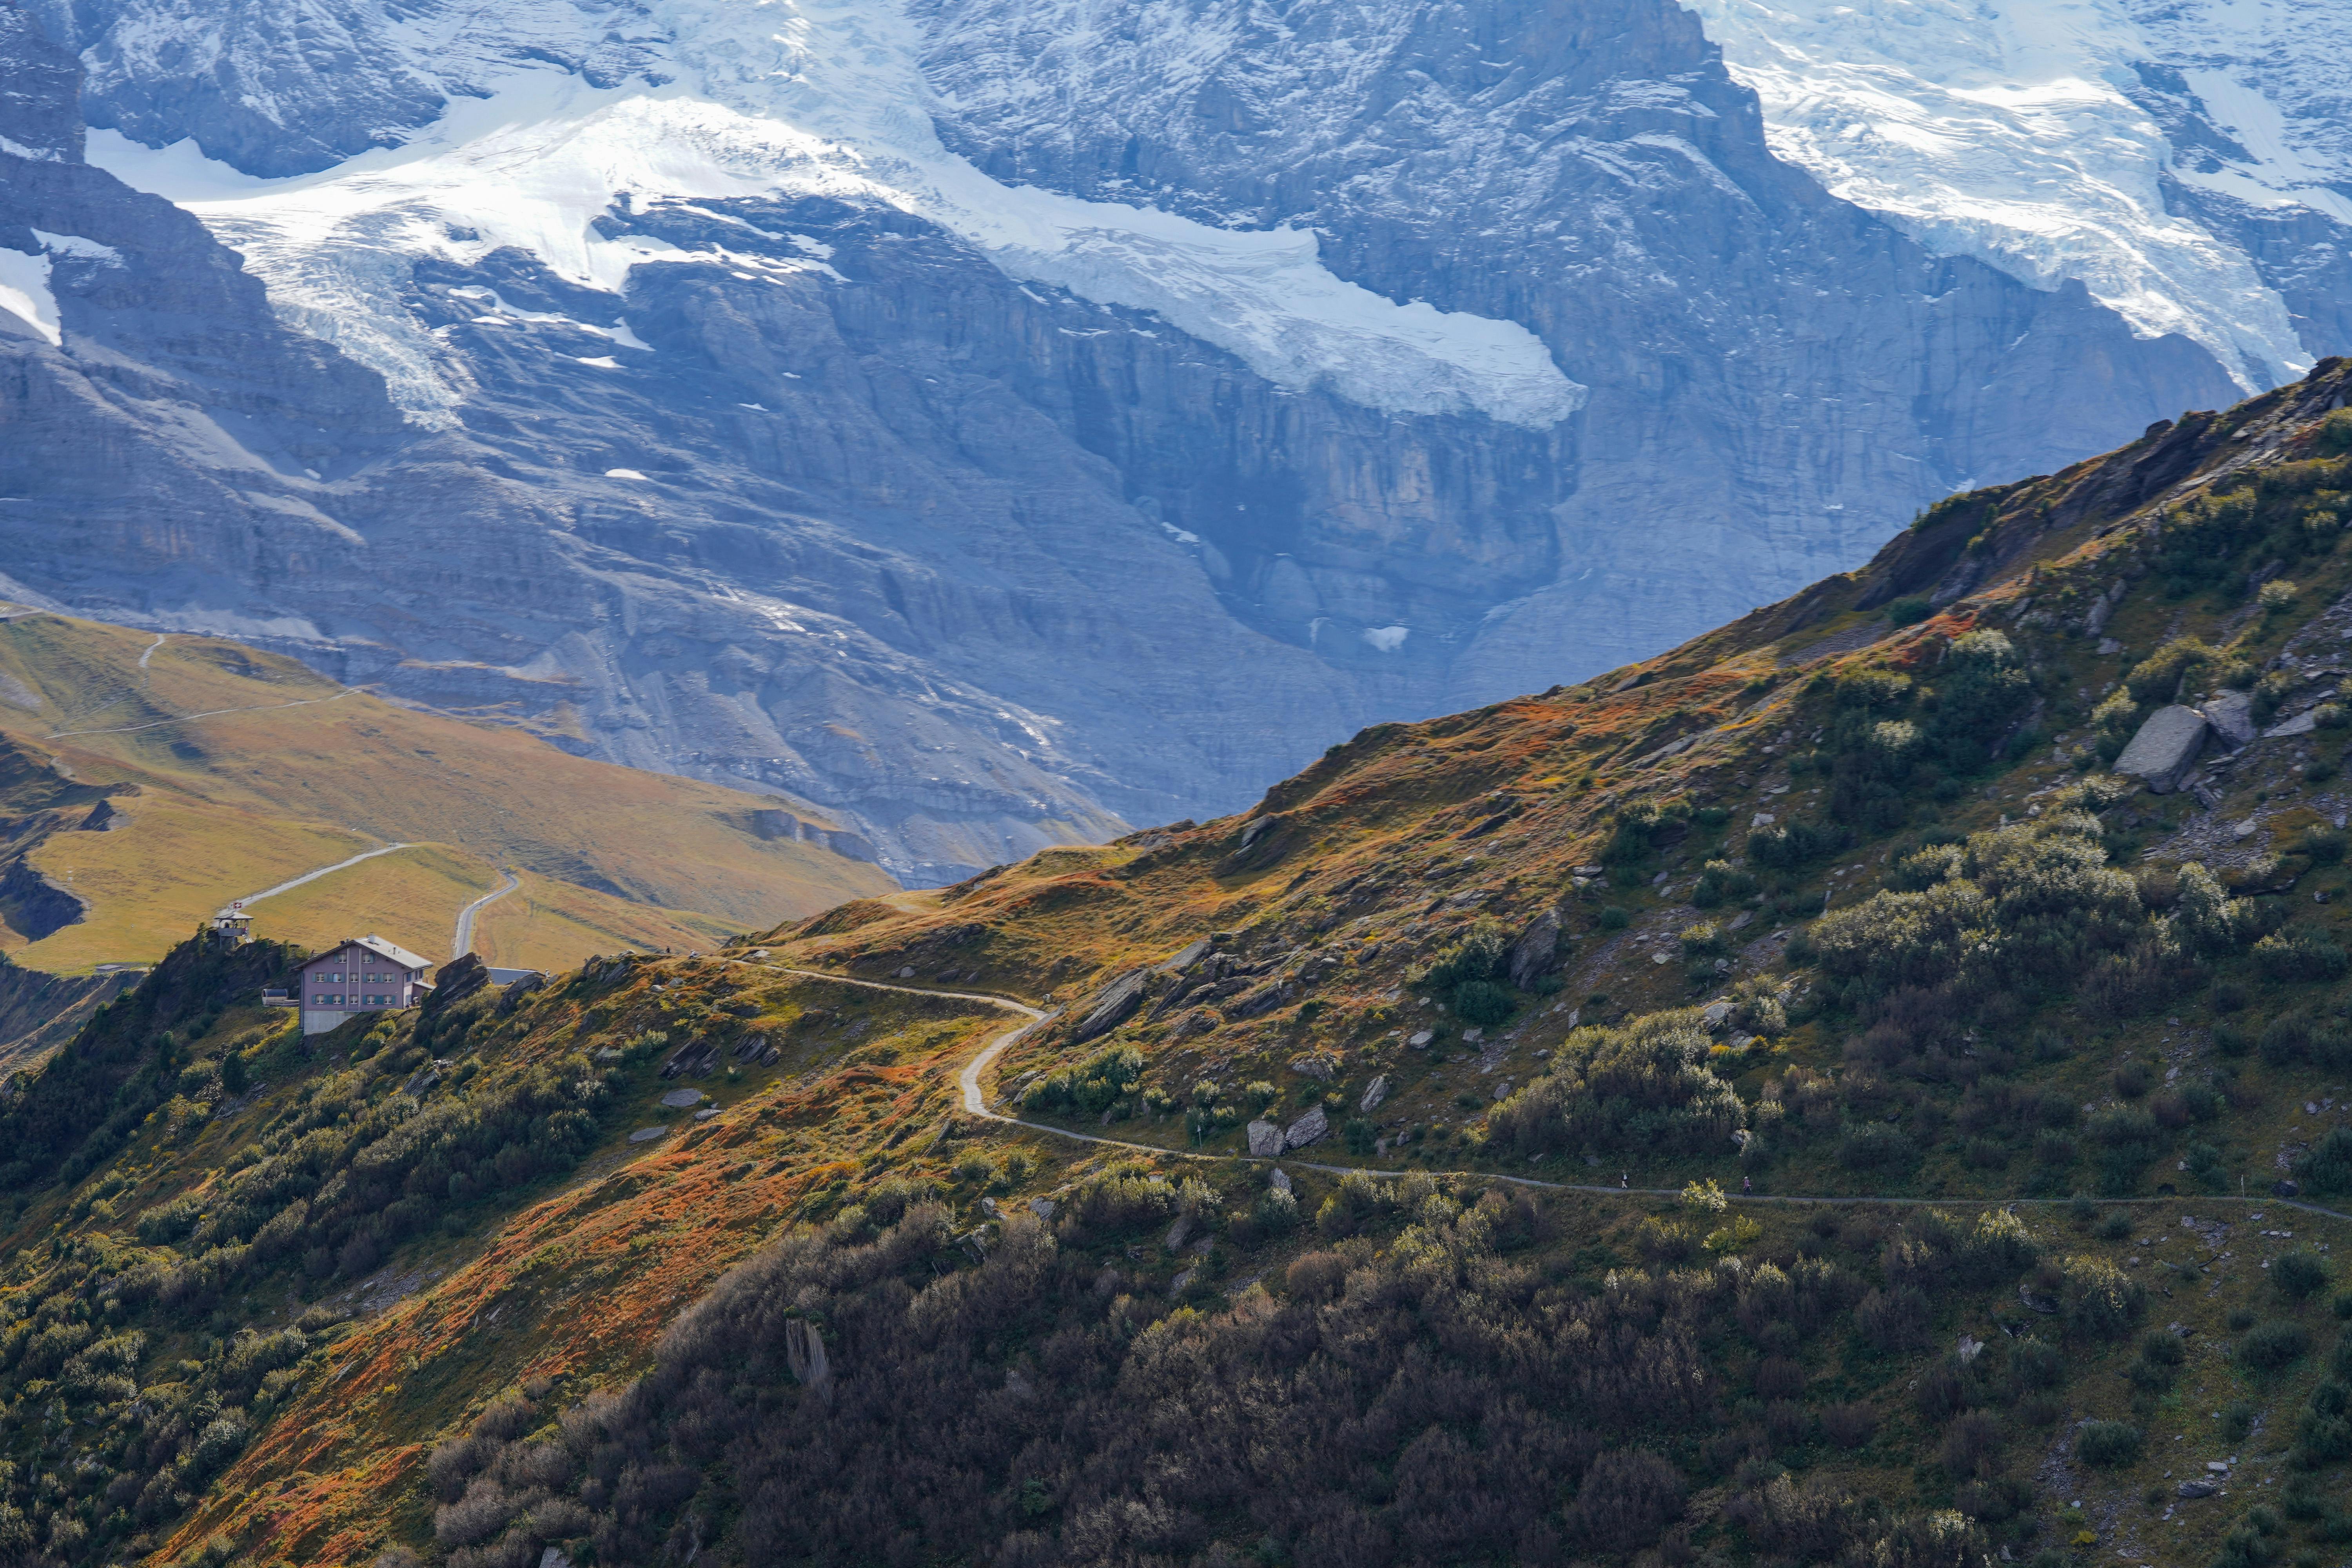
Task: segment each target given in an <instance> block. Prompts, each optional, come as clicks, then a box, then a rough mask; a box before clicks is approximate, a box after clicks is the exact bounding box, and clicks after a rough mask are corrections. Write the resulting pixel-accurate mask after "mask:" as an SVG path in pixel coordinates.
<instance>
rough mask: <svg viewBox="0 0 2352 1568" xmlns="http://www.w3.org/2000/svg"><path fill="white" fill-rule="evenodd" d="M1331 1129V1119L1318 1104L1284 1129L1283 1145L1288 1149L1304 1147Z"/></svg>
mask: <svg viewBox="0 0 2352 1568" xmlns="http://www.w3.org/2000/svg"><path fill="white" fill-rule="evenodd" d="M1328 1131H1331V1120H1330V1118H1329V1117H1327V1116H1325V1115H1324V1114H1323V1108H1322V1107H1321V1106H1319V1105H1318V1106H1316V1107H1315V1108H1314V1109H1312V1110H1309V1111H1307V1114H1306V1115H1304V1116H1302V1117H1300V1118H1299V1119H1298V1120H1297V1121H1294V1122H1292V1123H1291V1124H1290V1126H1289V1127H1288V1129H1287V1130H1286V1131H1284V1133H1283V1135H1282V1142H1283V1146H1284V1147H1285V1148H1287V1149H1304V1148H1306V1147H1307V1145H1308V1144H1309V1143H1312V1142H1315V1141H1316V1140H1317V1139H1318V1138H1320V1137H1322V1136H1323V1135H1324V1134H1325V1133H1327V1132H1328Z"/></svg>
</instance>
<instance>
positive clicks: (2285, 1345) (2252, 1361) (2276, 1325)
mask: <svg viewBox="0 0 2352 1568" xmlns="http://www.w3.org/2000/svg"><path fill="white" fill-rule="evenodd" d="M2310 1350H2311V1335H2310V1334H2309V1333H2308V1332H2307V1331H2305V1329H2304V1326H2303V1325H2302V1324H2301V1323H2291V1322H2288V1321H2285V1320H2284V1319H2276V1318H2274V1319H2273V1320H2272V1321H2269V1322H2267V1323H2257V1324H2255V1325H2254V1326H2253V1327H2252V1328H2251V1329H2248V1330H2247V1331H2246V1333H2245V1337H2244V1338H2242V1339H2241V1340H2240V1341H2239V1342H2238V1348H2237V1350H2236V1351H2235V1352H2233V1353H2234V1354H2235V1356H2236V1358H2237V1362H2238V1364H2239V1365H2240V1366H2243V1367H2248V1368H2251V1369H2252V1370H2253V1371H2255V1372H2277V1371H2279V1370H2280V1369H2281V1368H2283V1367H2288V1366H2292V1365H2294V1363H2296V1362H2298V1361H2301V1360H2302V1359H2303V1358H2304V1357H2305V1355H2306V1354H2308V1353H2309V1352H2310Z"/></svg>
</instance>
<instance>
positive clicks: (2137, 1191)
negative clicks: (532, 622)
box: [0, 362, 2352, 1568]
mask: <svg viewBox="0 0 2352 1568" xmlns="http://www.w3.org/2000/svg"><path fill="white" fill-rule="evenodd" d="M2347 395H2352V365H2347V364H2345V363H2341V362H2329V363H2326V364H2325V365H2323V366H2322V367H2321V369H2320V370H2319V372H2318V373H2316V374H2315V375H2314V376H2313V377H2312V378H2311V379H2310V380H2309V381H2307V382H2305V383H2304V384H2298V385H2296V386H2294V387H2291V388H2286V389H2283V390H2281V391H2280V392H2277V393H2274V394H2272V395H2267V396H2265V397H2263V398H2261V399H2258V400H2256V401H2255V402H2253V403H2251V404H2248V405H2243V406H2242V407H2240V408H2237V409H2234V410H2231V411H2230V412H2228V413H2225V414H2193V415H2189V416H2184V417H2183V418H2182V419H2181V420H2179V421H2178V422H2175V423H2169V424H2167V425H2165V426H2160V427H2158V428H2156V429H2152V430H2151V431H2149V433H2148V434H2147V437H2144V438H2143V439H2142V440H2141V441H2139V442H2137V443H2136V444H2134V445H2133V446H2132V447H2127V448H2126V449H2124V450H2123V451H2121V452H2118V453H2116V454H2114V455H2113V456H2111V457H2109V458H2104V459H2101V460H2099V461H2096V462H2093V463H2086V464H2084V465H2080V466H2078V467H2076V468H2071V469H2068V470H2065V471H2063V472H2062V473H2059V474H2055V475H2052V476H2048V477H2046V478H2042V479H2035V480H2031V481H2027V482H2024V483H2021V484H2019V485H2015V486H2009V487H2003V488H2000V489H1993V490H1988V491H1981V492H1978V493H1975V494H1972V495H1969V496H1966V497H1962V498H1958V499H1957V500H1953V501H1951V502H1948V503H1947V504H1945V505H1943V506H1940V507H1938V508H1937V509H1934V510H1932V511H1930V512H1929V513H1927V514H1926V515H1924V516H1923V517H1922V518H1921V519H1920V520H1919V521H1918V522H1917V524H1916V526H1915V527H1914V528H1913V529H1911V530H1910V531H1907V532H1906V534H1905V536H1904V537H1903V538H1902V539H1900V540H1898V541H1896V542H1895V543H1893V544H1891V545H1890V546H1888V547H1887V549H1886V550H1885V551H1884V552H1881V554H1880V556H1879V557H1878V559H1877V560H1876V561H1874V563H1872V564H1871V565H1870V566H1869V567H1867V568H1866V569H1864V570H1863V571H1860V572H1857V573H1855V574H1850V575H1847V576H1844V577H1841V578H1836V579H1832V580H1830V581H1828V582H1826V583H1823V584H1818V585H1817V586H1816V587H1814V588H1812V589H1811V590H1809V591H1807V592H1806V593H1805V594H1803V595H1799V596H1798V597H1797V598H1795V599H1792V600H1790V601H1788V602H1786V603H1783V604H1780V605H1773V606H1770V607H1769V608H1766V609H1762V610H1759V611H1757V612H1756V613H1754V614H1753V615H1751V616H1748V617H1746V618H1745V619H1743V620H1741V621H1739V622H1738V623H1735V624H1734V625H1732V626H1727V627H1725V628H1723V629H1721V630H1720V631H1718V632H1716V633H1714V634H1711V635H1710V636H1708V637H1704V638H1701V639H1699V640H1698V641H1696V642H1694V643H1691V644H1689V645H1686V646H1685V647H1680V648H1677V649H1675V650H1674V651H1673V652H1671V653H1669V654H1667V655H1664V656H1662V657H1661V658H1657V659H1654V660H1652V661H1650V662H1648V663H1647V664H1644V665H1643V666H1639V667H1634V668H1626V669H1622V670H1619V671H1615V672H1613V673H1612V675H1610V676H1608V677H1606V678H1603V679H1601V680H1597V681H1594V682H1591V683H1589V684H1587V685H1584V686H1580V687H1574V688H1558V689H1553V690H1551V691H1549V692H1547V693H1545V694H1543V695H1541V696H1538V697H1530V698H1525V699H1521V700H1516V701H1513V702H1509V703H1504V704H1499V705H1496V707H1493V708H1489V709H1485V710H1478V711H1476V712H1472V713H1465V714H1462V715H1458V716H1456V717H1454V718H1452V719H1448V720H1444V721H1435V722H1433V723H1429V724H1424V725H1417V726H1402V725H1397V726H1384V727H1381V728H1380V729H1377V730H1374V731H1367V732H1365V733H1364V734H1362V735H1360V736H1358V737H1357V738H1356V739H1355V740H1353V741H1351V742H1348V743H1347V744H1345V745H1343V746H1339V747H1336V748H1334V749H1333V750H1332V752H1330V753H1329V754H1328V755H1327V756H1326V757H1325V758H1324V759H1323V760H1322V761H1321V762H1320V763H1318V764H1317V765H1316V766H1314V767H1313V768H1310V769H1309V770H1307V772H1306V773H1303V774H1301V775H1300V776H1299V777H1297V778H1296V779H1294V780H1291V781H1289V782H1288V783H1286V784H1283V785H1280V786H1278V787H1277V788H1276V789H1275V790H1274V791H1272V792H1270V793H1269V795H1267V797H1266V799H1265V801H1264V802H1262V803H1261V804H1260V805H1259V806H1258V807H1257V808H1255V810H1253V811H1251V812H1250V813H1248V814H1246V815H1245V816H1241V817H1237V818H1234V819H1229V820H1226V821H1223V822H1218V823H1212V824H1208V825H1205V826H1204V825H1196V824H1192V823H1180V824H1176V825H1173V826H1169V827H1165V828H1160V829H1154V830H1151V831H1149V832H1145V833H1141V834H1137V835H1133V836H1131V837H1128V838H1126V839H1123V840H1121V841H1120V842H1118V843H1116V844H1113V845H1110V846H1107V847H1102V848H1099V849H1087V850H1056V851H1051V852H1048V853H1046V854H1044V855H1041V856H1038V857H1035V858H1032V859H1031V860H1029V861H1027V862H1024V863H1023V864H1021V865H1018V866H1012V867H1006V868H1000V869H997V870H995V871H992V872H990V873H987V874H985V875H982V876H980V877H977V878H973V879H970V880H968V881H966V882H964V883H961V884H959V885H957V886H954V887H951V888H947V889H938V890H935V891H930V892H924V893H915V894H898V895H895V896H893V897H892V898H890V899H888V900H853V901H851V902H849V903H845V904H843V905H840V906H838V907H836V908H835V909H833V910H827V911H826V912H824V913H823V914H820V915H817V916H815V917H814V918H812V919H808V920H804V921H796V922H793V923H792V924H790V925H787V926H783V927H780V928H778V929H776V930H775V931H772V932H770V933H769V934H767V935H765V936H762V937H760V938H756V939H752V938H746V939H742V940H740V941H739V942H735V943H734V944H732V945H730V947H729V948H727V949H726V950H725V951H723V952H718V953H713V954H710V955H709V956H703V957H675V956H654V957H645V956H640V957H635V958H621V959H597V960H593V961H591V962H590V963H587V964H586V965H584V966H583V967H582V968H581V969H579V970H578V971H576V972H575V973H570V974H568V975H563V976H560V977H557V978H556V979H555V980H553V981H552V982H551V983H550V984H547V985H545V986H542V987H540V988H537V989H535V990H534V989H527V988H517V989H515V990H512V991H505V992H501V991H499V990H498V989H496V988H493V987H490V986H488V985H487V984H479V983H478V981H477V980H475V979H474V978H472V975H473V974H474V973H476V972H474V971H472V970H471V968H470V966H468V968H467V970H464V971H459V972H455V973H452V974H451V975H450V976H449V978H448V979H447V980H446V981H445V984H444V985H443V987H442V989H441V990H440V991H439V992H437V993H436V996H435V998H434V1002H433V1004H432V1005H431V1006H430V1007H428V1008H427V1009H425V1010H424V1011H423V1012H420V1013H418V1014H414V1015H403V1016H396V1017H386V1018H383V1019H380V1020H376V1021H373V1022H366V1021H362V1022H357V1023H354V1024H352V1025H351V1026H347V1027H346V1028H345V1029H344V1030H343V1031H341V1032H339V1033H338V1034H336V1035H334V1036H330V1037H320V1038H319V1039H317V1040H314V1041H312V1042H310V1044H309V1046H308V1047H307V1048H306V1047H304V1045H303V1043H302V1042H299V1040H297V1039H295V1038H293V1037H291V1036H290V1035H289V1033H288V1032H287V1031H286V1029H285V1027H284V1026H283V1024H282V1022H281V1021H278V1020H276V1019H273V1018H272V1017H270V1016H268V1015H267V1014H264V1013H262V1012H261V1011H259V1010H258V1009H257V1008H256V1007H254V1006H253V1005H252V1003H253V1001H254V999H255V998H256V997H257V994H258V989H259V987H260V986H261V985H263V984H267V983H268V981H269V979H270V977H271V975H272V974H273V973H276V972H278V971H279V970H280V969H282V966H283V964H284V963H285V962H286V955H285V954H284V953H283V952H280V951H279V950H278V949H276V948H274V947H271V946H269V945H268V944H256V945H255V946H253V947H250V948H247V949H242V950H236V951H229V952H215V951H207V950H205V949H204V948H202V947H200V946H191V947H188V948H184V949H183V950H181V951H179V952H175V953H174V954H173V956H172V958H171V959H170V960H169V961H168V962H166V963H164V964H163V965H162V966H161V967H160V968H158V969H157V971H156V972H155V973H153V974H152V975H150V976H149V977H147V978H146V979H145V980H144V981H143V982H142V984H141V985H140V987H139V988H138V990H136V991H135V992H134V993H132V994H131V995H130V996H128V997H126V998H124V999H121V1000H119V1001H116V1002H114V1003H112V1004H110V1005H108V1006H107V1007H106V1008H104V1009H103V1010H102V1011H101V1012H100V1014H99V1015H98V1016H97V1017H96V1018H95V1019H94V1020H93V1021H92V1022H91V1024H90V1025H89V1026H88V1027H87V1028H85V1029H84V1030H83V1031H82V1032H81V1034H80V1035H79V1037H78V1038H77V1039H76V1041H75V1042H74V1044H73V1045H72V1046H71V1047H68V1049H66V1050H64V1051H62V1052H60V1053H59V1054H58V1057H57V1058H55V1059H54V1060H53V1061H52V1063H51V1064H50V1065H49V1067H48V1068H47V1069H46V1070H45V1071H44V1072H42V1073H41V1074H39V1075H38V1076H37V1077H34V1078H31V1079H28V1080H22V1081H19V1082H17V1083H16V1084H14V1085H12V1086H11V1089H10V1090H9V1096H8V1099H7V1100H6V1102H5V1106H0V1147H5V1148H6V1149H8V1150H10V1151H11V1152H13V1153H14V1156H15V1159H14V1163H11V1164H9V1165H7V1166H5V1168H0V1184H5V1185H6V1188H7V1190H8V1191H9V1193H10V1194H11V1195H10V1197H9V1198H8V1199H7V1201H6V1205H5V1209H0V1223H5V1225H6V1226H7V1227H8V1228H7V1230H6V1234H5V1237H0V1246H5V1247H7V1248H9V1249H10V1250H11V1259H10V1261H9V1263H8V1265H7V1268H6V1271H5V1283H6V1292H5V1297H0V1300H5V1315H6V1319H7V1322H6V1326H5V1328H0V1401H5V1402H0V1449H5V1452H0V1458H5V1460H6V1462H7V1463H9V1464H10V1465H11V1466H13V1467H14V1468H12V1469H11V1470H9V1471H8V1472H6V1473H5V1476H0V1486H5V1489H6V1491H5V1508H0V1552H6V1553H13V1554H14V1555H15V1557H16V1560H18V1561H22V1562H26V1563H47V1562H57V1563H100V1562H116V1561H133V1560H137V1561H148V1562H155V1563H255V1564H264V1563H270V1564H274V1563H375V1564H380V1565H382V1568H407V1565H411V1564H415V1563H424V1562H431V1563H447V1564H449V1565H450V1568H488V1565H492V1564H513V1565H516V1568H529V1565H530V1564H536V1563H544V1564H546V1565H547V1568H552V1565H553V1564H554V1563H557V1562H559V1561H560V1562H567V1563H589V1562H595V1563H652V1562H662V1561H672V1560H675V1561H678V1562H684V1561H687V1560H689V1559H691V1560H695V1561H705V1560H708V1561H715V1562H719V1563H747V1564H748V1563H782V1562H812V1563H845V1562H874V1561H878V1562H885V1563H959V1562H960V1563H992V1564H994V1563H1003V1564H1055V1563H1070V1564H1080V1563H1084V1564H1093V1563H1132V1564H1139V1565H1140V1564H1152V1565H1158V1564H1171V1565H1174V1564H1183V1565H1187V1568H1191V1565H1200V1568H1209V1565H1215V1568H1238V1565H1240V1564H1244V1563H1261V1564H1276V1563H1297V1564H1299V1565H1301V1568H1310V1565H1311V1568H1322V1565H1326V1564H1328V1565H1332V1568H1339V1565H1341V1564H1348V1565H1354V1564H1367V1563H1369V1564H1376V1565H1377V1564H1390V1563H1394V1564H1407V1563H1431V1564H1437V1563H1448V1564H1452V1563H1463V1564H1468V1563H1482V1564H1483V1563H1591V1562H1612V1563H1641V1564H1644V1565H1647V1564H1652V1563H1656V1564H1688V1563H1720V1564H1725V1565H1727V1568H1730V1565H1735V1564H1737V1565H1745V1564H1749V1563H1755V1564H1767V1563H1769V1564H1783V1563H1785V1564H1791V1565H1794V1564H1800V1563H1802V1564H1816V1563H1839V1564H1851V1565H1853V1568H1864V1565H1865V1564H1885V1565H1897V1564H1899V1565H1912V1564H1916V1565H1919V1568H1927V1565H1929V1564H1949V1565H1952V1568H1979V1565H1989V1564H1990V1563H1995V1562H2011V1563H2015V1562H2025V1563H2034V1564H2036V1565H2037V1568H2070V1565H2073V1564H2084V1565H2087V1564H2090V1563H2098V1562H2109V1561H2118V1562H2130V1563H2161V1564H2168V1565H2169V1564H2176V1563H2177V1564H2184V1565H2188V1564H2200V1565H2201V1564H2205V1563H2220V1564H2225V1565H2227V1568H2245V1565H2258V1564H2269V1563H2289V1562H2293V1563H2324V1562H2326V1561H2331V1560H2333V1558H2334V1557H2335V1556H2336V1555H2340V1552H2341V1551H2342V1549H2343V1546H2344V1545H2345V1544H2346V1543H2347V1542H2352V1510H2347V1507H2346V1503H2345V1499H2346V1497H2347V1461H2352V1407H2347V1400H2348V1399H2352V1392H2347V1391H2352V1328H2347V1323H2352V1279H2347V1278H2346V1277H2345V1273H2344V1265H2343V1262H2342V1260H2341V1259H2340V1258H2337V1256H2336V1254H2335V1251H2334V1248H2335V1247H2337V1246H2340V1245H2344V1244H2345V1242H2346V1241H2347V1238H2352V1231H2347V1222H2352V1125H2347V1123H2352V1095H2347V1089H2346V1086H2345V1083H2344V1082H2343V1079H2345V1076H2346V1071H2347V1067H2352V1034H2347V1026H2346V1025H2345V1024H2344V1022H2343V1016H2344V1013H2343V1011H2342V1010H2343V1009H2344V1008H2346V1007H2347V1006H2352V992H2347V989H2346V987H2347V982H2348V981H2352V955H2347V940H2346V934H2345V933H2344V931H2342V930H2341V923H2340V922H2341V921H2342V918H2343V915H2344V913H2345V911H2344V910H2343V907H2342V906H2343V903H2344V900H2345V898H2346V896H2347V889H2352V873H2347V868H2346V865H2345V847H2346V839H2345V837H2344V830H2343V828H2342V826H2340V823H2341V816H2339V814H2341V813H2345V812H2347V810H2352V802H2347V800H2346V798H2345V796H2344V795H2343V793H2342V791H2343V787H2344V786H2343V785H2342V784H2341V782H2340V779H2341V775H2340V773H2339V772H2338V770H2339V769H2340V768H2341V766H2342V763H2343V760H2344V759H2343V757H2342V755H2341V753H2342V752H2343V751H2344V750H2345V745H2346V742H2347V740H2352V724H2347V719H2346V710H2347V706H2352V704H2347V703H2346V702H2344V701H2341V700H2338V699H2339V693H2338V691H2337V683H2338V681H2339V680H2340V679H2342V678H2343V676H2344V674H2345V671H2344V670H2343V669H2342V668H2341V667H2340V664H2339V662H2338V661H2339V659H2340V658H2341V657H2342V650H2343V648H2344V646H2345V644H2346V642H2347V632H2352V548H2347V546H2346V545H2345V543H2344V524H2345V509H2346V508H2347V505H2352V502H2347V494H2352V411H2347V410H2346V409H2344V408H2341V407H2338V406H2337V405H2340V404H2343V403H2345V402H2347V400H2352V397H2347ZM2209 733H2210V734H2211V735H2217V736H2222V737H2227V738H2228V740H2227V742H2226V743H2224V742H2221V741H2214V742H2210V750H2208V751H2204V752H2198V751H2195V750H2194V749H2193V748H2192V745H2191V744H2190V743H2191V742H2196V743H2199V744H2203V743H2205V742H2206V737H2207V735H2208V734H2209ZM2118 768H2122V769H2127V770H2131V772H2130V773H2118V772H2117V771H2116V770H2117V769H2118ZM2150 779H2152V781H2153V784H2156V785H2160V786H2162V787H2161V788H2154V787H2150V786H2149V784H2147V783H2146V782H2144V781H2147V780H2150ZM550 1552H553V1555H552V1556H550V1555H548V1554H549V1553H550Z"/></svg>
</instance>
